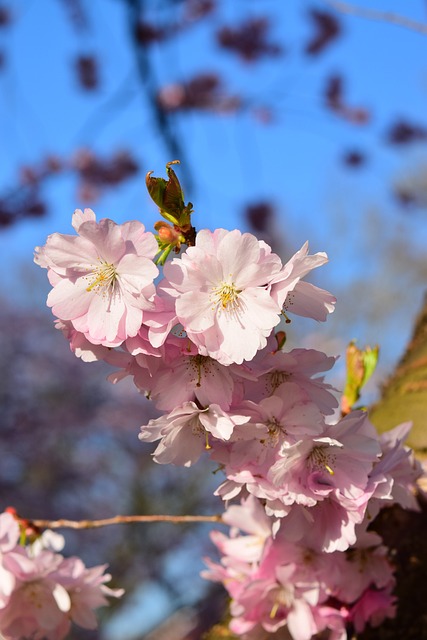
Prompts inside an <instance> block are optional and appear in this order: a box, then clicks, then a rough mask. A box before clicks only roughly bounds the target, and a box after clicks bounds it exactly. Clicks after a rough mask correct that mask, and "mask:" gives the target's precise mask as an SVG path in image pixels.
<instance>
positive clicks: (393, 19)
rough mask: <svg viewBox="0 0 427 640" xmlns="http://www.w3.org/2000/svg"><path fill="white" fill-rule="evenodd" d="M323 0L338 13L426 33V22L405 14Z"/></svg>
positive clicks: (339, 0) (337, 0) (334, 0)
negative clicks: (407, 16) (412, 18)
mask: <svg viewBox="0 0 427 640" xmlns="http://www.w3.org/2000/svg"><path fill="white" fill-rule="evenodd" d="M323 2H325V3H326V4H328V5H329V6H330V7H331V8H332V9H335V11H338V12H339V13H348V14H351V15H353V16H358V17H359V18H367V19H368V20H379V21H380V22H390V23H391V24H395V25H397V26H399V27H404V28H405V29H411V31H416V32H417V33H422V34H424V35H427V24H424V23H423V22H417V21H416V20H411V19H410V18H406V17H405V16H401V15H399V14H397V13H391V12H390V11H377V10H376V9H367V8H365V7H358V6H355V5H353V4H349V3H348V2H341V0H323Z"/></svg>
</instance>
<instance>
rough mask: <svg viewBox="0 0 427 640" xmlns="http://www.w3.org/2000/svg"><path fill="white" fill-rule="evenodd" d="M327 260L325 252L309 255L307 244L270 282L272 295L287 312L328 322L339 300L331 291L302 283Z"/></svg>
mask: <svg viewBox="0 0 427 640" xmlns="http://www.w3.org/2000/svg"><path fill="white" fill-rule="evenodd" d="M327 261H328V256H327V255H326V253H324V252H319V253H315V254H314V255H309V253H308V242H306V243H305V244H304V245H303V246H302V247H301V249H300V250H299V251H297V253H296V254H295V255H293V256H292V258H291V259H290V260H289V261H288V262H287V263H286V264H285V265H284V267H283V268H282V269H281V271H280V272H279V273H278V274H276V275H274V276H273V278H272V279H271V281H270V286H271V295H272V297H273V298H274V300H276V301H277V303H278V304H279V306H280V307H283V308H284V310H285V311H292V312H293V313H296V314H297V315H300V316H305V317H307V318H313V319H314V320H322V321H324V320H326V318H327V315H328V313H332V312H333V310H334V307H335V302H336V298H335V297H334V296H333V295H332V294H330V293H329V292H328V291H324V290H323V289H319V288H318V287H315V286H314V285H312V284H308V283H307V282H301V279H302V278H304V277H305V276H306V275H307V274H308V273H309V272H310V271H311V270H312V269H315V268H316V267H320V266H321V265H323V264H325V263H326V262H327Z"/></svg>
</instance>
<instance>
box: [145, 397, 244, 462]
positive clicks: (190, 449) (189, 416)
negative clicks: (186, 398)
mask: <svg viewBox="0 0 427 640" xmlns="http://www.w3.org/2000/svg"><path fill="white" fill-rule="evenodd" d="M248 420H249V418H247V417H246V416H240V415H231V414H230V415H229V414H227V413H226V412H225V411H223V410H222V409H221V407H219V406H218V405H216V404H211V405H210V406H209V407H207V408H206V409H199V407H198V406H197V405H196V404H195V403H194V402H185V403H184V404H183V405H182V406H181V407H178V408H177V409H175V410H174V411H171V412H170V413H169V415H167V416H162V417H160V418H156V419H155V420H150V422H149V423H148V424H147V425H145V426H142V427H141V432H140V434H139V439H140V440H144V441H145V442H154V441H156V440H160V443H159V445H158V446H157V449H156V450H155V452H154V454H153V457H154V460H155V461H156V462H158V463H160V464H169V463H170V462H172V463H173V464H178V465H183V466H185V467H189V466H191V465H192V464H194V463H195V462H197V460H198V459H199V458H200V456H201V455H202V453H203V451H205V450H209V449H210V448H211V438H212V437H213V438H214V439H219V440H229V439H230V437H231V434H232V433H233V429H234V427H235V426H236V425H239V424H243V423H245V422H247V421H248Z"/></svg>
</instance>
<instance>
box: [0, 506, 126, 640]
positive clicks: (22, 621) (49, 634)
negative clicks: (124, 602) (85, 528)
mask: <svg viewBox="0 0 427 640" xmlns="http://www.w3.org/2000/svg"><path fill="white" fill-rule="evenodd" d="M21 537H22V535H21V531H20V526H19V524H18V521H17V519H16V518H15V517H14V516H13V515H12V514H11V513H8V512H5V513H2V514H1V515H0V630H1V633H2V638H4V639H5V640H19V639H20V638H34V640H41V639H42V638H43V639H46V640H62V638H65V637H66V635H67V634H68V632H69V630H70V628H71V623H72V622H74V623H76V624H77V625H79V626H81V627H83V628H85V629H95V628H96V626H97V622H96V617H95V614H94V612H93V609H96V608H97V607H100V606H102V605H106V604H108V602H107V599H106V596H114V597H116V598H118V597H120V596H121V595H122V594H123V590H122V589H110V588H109V587H107V586H106V584H105V583H106V582H109V580H110V579H111V576H110V575H109V574H106V573H104V571H105V569H106V565H103V566H97V567H92V568H91V569H87V568H86V567H85V565H84V564H83V562H82V561H81V560H80V558H77V557H71V558H64V557H63V556H62V555H60V554H59V553H56V552H57V551H60V550H61V549H62V547H63V544H64V539H63V537H62V536H60V535H59V534H54V533H53V532H52V531H49V530H47V531H45V532H44V533H43V534H42V535H41V536H40V537H38V538H37V539H36V540H35V541H34V542H33V543H32V544H28V545H26V546H24V545H22V544H20V541H21Z"/></svg>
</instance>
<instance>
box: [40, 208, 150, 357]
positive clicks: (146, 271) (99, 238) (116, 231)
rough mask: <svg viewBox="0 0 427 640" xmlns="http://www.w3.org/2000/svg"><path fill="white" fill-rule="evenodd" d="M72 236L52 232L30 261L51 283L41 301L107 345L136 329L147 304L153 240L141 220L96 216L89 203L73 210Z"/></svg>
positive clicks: (77, 328) (88, 337)
mask: <svg viewBox="0 0 427 640" xmlns="http://www.w3.org/2000/svg"><path fill="white" fill-rule="evenodd" d="M73 226H74V228H75V230H76V231H77V233H78V235H77V236H70V235H63V234H59V233H54V234H53V235H51V236H49V238H48V240H47V243H46V245H45V246H44V247H37V248H36V254H35V262H36V263H38V264H39V265H40V266H41V267H44V268H47V270H48V276H49V280H50V282H51V284H52V286H53V289H52V291H51V292H50V293H49V296H48V299H47V304H48V306H50V307H52V312H53V313H54V315H56V316H57V317H58V318H59V319H60V320H62V321H63V322H67V321H70V322H71V323H72V325H73V327H74V329H75V330H76V331H78V332H80V333H82V334H84V336H85V337H86V338H87V339H88V340H89V342H92V343H93V344H95V345H105V346H107V347H112V346H116V345H119V344H121V343H122V342H123V341H124V340H125V339H126V338H127V337H129V336H135V335H136V334H137V333H138V330H139V328H140V327H141V324H142V321H143V314H144V311H146V310H149V309H151V308H153V298H154V293H155V287H154V284H153V280H154V278H155V277H156V276H157V274H158V269H157V267H156V266H155V265H154V263H153V258H154V256H155V255H156V253H157V252H158V245H157V242H156V239H155V237H154V235H153V234H152V233H147V232H145V227H144V225H143V224H142V223H141V222H138V221H133V222H126V223H125V224H122V225H117V224H116V223H115V222H113V221H112V220H108V219H103V220H101V221H100V222H99V223H97V222H96V219H95V214H94V213H93V211H91V210H90V209H85V211H84V212H82V211H80V210H79V209H77V210H76V211H75V213H74V215H73Z"/></svg>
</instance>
